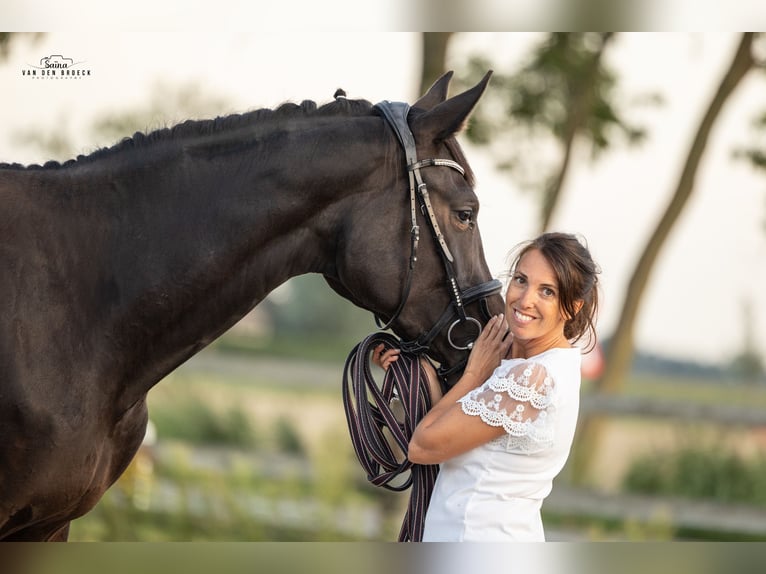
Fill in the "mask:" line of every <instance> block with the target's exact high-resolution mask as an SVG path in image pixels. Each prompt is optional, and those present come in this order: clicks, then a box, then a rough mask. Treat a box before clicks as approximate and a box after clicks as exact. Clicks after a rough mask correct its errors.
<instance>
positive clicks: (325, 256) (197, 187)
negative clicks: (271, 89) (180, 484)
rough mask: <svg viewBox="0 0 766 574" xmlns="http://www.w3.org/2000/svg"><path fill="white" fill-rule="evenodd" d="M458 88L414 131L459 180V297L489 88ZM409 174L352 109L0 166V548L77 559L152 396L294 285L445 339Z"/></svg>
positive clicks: (454, 357) (466, 273) (454, 216)
mask: <svg viewBox="0 0 766 574" xmlns="http://www.w3.org/2000/svg"><path fill="white" fill-rule="evenodd" d="M449 79H450V74H447V75H446V76H444V77H443V78H441V79H440V80H439V81H437V82H436V83H435V84H434V86H433V87H432V88H431V89H430V90H429V91H428V93H427V94H425V95H424V96H423V97H422V98H421V99H420V100H419V101H418V102H416V103H415V104H413V106H412V108H410V109H409V114H408V117H407V119H408V123H409V127H410V129H411V131H412V134H413V135H414V138H415V140H416V142H417V155H418V157H419V158H444V159H448V160H450V161H452V162H456V164H458V165H459V166H462V168H463V169H464V170H465V173H466V175H465V176H464V175H462V174H461V173H460V171H459V170H457V169H454V168H451V167H445V166H443V165H432V166H430V167H423V168H422V169H421V170H420V171H421V172H422V177H423V180H424V182H425V183H427V184H428V187H429V189H430V203H431V206H432V212H433V214H434V217H435V220H436V221H437V222H438V226H439V229H440V232H441V233H442V234H443V238H444V241H445V243H446V245H448V246H449V250H450V252H451V257H452V258H453V261H452V262H451V267H452V268H453V271H454V276H455V279H456V281H457V284H458V285H459V286H460V288H461V289H464V288H468V287H470V286H475V285H477V284H482V283H485V282H487V281H488V280H490V279H491V277H490V273H489V270H488V267H487V265H486V262H485V259H484V254H483V251H482V245H481V239H480V236H479V231H478V228H477V227H476V225H475V219H476V215H477V212H478V207H479V205H478V200H477V198H476V195H475V194H474V191H473V189H472V188H473V183H472V175H471V172H470V170H469V168H468V165H467V164H466V162H465V158H464V157H463V155H462V153H461V151H460V148H459V146H458V145H457V142H456V140H455V134H456V133H458V132H459V131H460V129H461V126H462V125H463V124H464V122H465V121H466V119H467V118H468V116H469V114H470V113H471V111H472V109H473V108H474V106H475V105H476V103H477V101H478V99H479V98H480V96H481V94H482V93H483V91H484V89H485V87H486V84H487V81H488V79H489V75H487V77H485V78H484V79H483V80H482V82H480V83H479V84H478V85H477V86H475V87H474V88H472V89H470V90H467V91H466V92H463V93H462V94H459V95H457V96H454V97H452V98H449V99H448V98H447V88H448V84H449ZM405 168H406V162H405V158H404V152H403V150H402V148H401V146H400V145H399V143H398V141H397V138H396V137H395V135H394V131H392V129H391V127H390V126H389V125H388V123H387V121H385V119H384V118H383V117H382V115H381V113H380V110H379V108H376V107H374V106H372V105H371V104H370V103H369V102H367V101H364V100H349V99H346V98H344V97H337V98H336V99H335V101H332V102H331V103H328V104H326V105H324V106H322V107H319V108H317V106H316V105H315V104H313V102H308V101H306V102H303V103H302V104H300V105H296V104H285V105H283V106H281V107H279V108H278V109H276V110H259V111H255V112H251V113H248V114H245V115H234V116H227V117H224V118H218V119H216V120H210V121H199V122H185V123H183V124H180V125H178V126H176V127H174V128H172V129H166V130H160V131H158V132H154V133H151V134H149V135H141V134H136V135H134V136H133V137H132V138H130V139H126V140H123V141H122V142H121V143H119V144H118V145H116V146H114V147H112V148H110V149H105V150H100V151H97V152H95V153H93V154H91V155H89V156H87V157H79V158H77V159H76V160H72V161H69V162H66V163H64V164H61V165H60V164H57V163H49V164H46V165H44V166H29V167H23V166H19V165H7V164H4V165H2V166H0V267H1V268H2V273H1V274H0V294H2V298H1V299H0V437H1V438H2V441H1V442H0V539H4V540H66V538H67V535H68V530H69V523H70V521H71V520H73V519H75V518H77V517H79V516H82V515H83V514H85V513H86V512H88V511H89V510H90V509H91V508H92V507H93V506H94V505H95V504H96V503H97V502H98V500H99V499H100V498H101V496H102V495H103V494H104V492H105V491H106V489H107V488H109V486H110V485H111V484H112V483H113V482H114V481H115V480H116V479H117V478H118V477H119V476H120V474H121V473H122V472H123V470H124V469H125V467H126V466H127V465H128V463H129V462H130V460H131V459H132V457H133V455H134V454H135V452H136V450H137V448H138V446H139V445H140V443H141V441H142V438H143V436H144V432H145V427H146V423H147V406H146V396H147V392H148V391H149V390H150V389H151V388H152V387H153V386H154V385H155V384H156V383H157V382H158V381H159V380H161V379H162V378H163V377H164V376H165V375H167V374H168V373H169V372H170V371H172V370H173V369H175V368H176V367H177V366H178V365H180V364H181V363H183V362H184V361H185V360H187V359H188V358H189V357H191V356H192V355H194V354H195V353H196V352H197V351H199V350H200V349H202V348H203V347H205V346H206V345H208V344H209V343H210V342H211V341H213V340H214V339H215V338H216V337H218V336H219V335H220V334H222V333H223V332H224V331H226V330H227V329H228V328H229V327H231V326H232V325H233V324H234V323H235V322H237V321H238V320H239V319H240V318H242V317H243V316H244V315H245V314H246V313H248V311H250V310H251V309H252V308H253V307H254V306H255V305H257V304H258V302H259V301H261V300H262V299H263V298H264V297H265V296H266V295H267V294H268V293H269V292H270V291H272V290H273V289H274V288H275V287H277V286H278V285H280V284H281V283H283V282H284V281H286V280H287V279H289V278H290V277H294V276H296V275H299V274H303V273H321V274H323V275H324V276H325V278H326V279H327V281H328V282H329V283H330V285H331V286H332V287H333V288H334V289H335V290H336V291H338V292H339V293H340V294H341V295H343V296H344V297H346V298H348V299H349V300H351V301H352V302H353V303H355V304H356V305H359V306H361V307H363V308H365V309H368V310H370V311H372V312H374V313H375V314H376V315H378V316H379V317H380V318H381V319H382V320H384V321H387V320H389V319H392V318H393V319H394V321H393V324H392V326H391V328H392V330H393V331H394V332H395V333H396V334H398V335H399V336H400V337H402V338H404V339H408V340H413V339H417V338H418V337H420V336H422V335H423V334H424V333H425V332H426V331H427V330H428V329H429V327H431V326H432V325H434V324H435V323H437V322H438V321H439V319H440V317H441V316H442V314H443V312H444V310H445V309H447V308H449V307H450V305H452V304H453V299H454V297H453V295H452V294H451V293H450V292H449V290H448V289H447V285H446V275H445V267H444V261H443V256H442V255H440V254H439V245H438V243H437V241H435V240H434V236H433V235H432V234H431V233H428V232H423V233H421V234H420V245H419V248H418V252H417V253H418V255H417V261H416V265H415V267H414V269H412V270H411V269H410V261H409V260H410V251H411V248H412V246H411V241H410V238H411V205H410V198H409V196H408V193H407V192H408V188H409V184H408V173H407V170H406V169H405ZM417 211H418V213H417V218H418V221H419V222H420V225H421V226H422V227H423V228H424V229H427V227H426V226H425V223H424V218H423V217H424V216H423V214H422V213H420V209H418V210H417ZM408 277H409V278H410V280H411V284H410V287H409V295H408V299H407V303H406V304H405V305H404V306H403V308H401V309H399V311H400V312H399V313H398V314H396V311H397V309H398V308H399V306H400V305H399V304H400V302H401V299H402V297H403V294H404V291H405V289H404V285H405V283H406V282H407V281H408ZM478 304H479V303H478V302H473V303H469V304H467V307H469V308H473V310H472V315H474V316H478V313H476V312H474V311H475V310H476V307H477V306H478ZM490 306H491V311H492V312H500V311H501V310H502V302H501V300H500V297H499V296H497V295H494V296H493V297H492V298H491V301H490ZM395 314H396V316H395ZM458 323H459V326H458V329H457V330H456V332H455V333H452V334H451V337H452V339H453V341H452V343H453V344H451V343H450V341H449V340H448V337H447V334H446V329H441V328H440V329H439V330H438V333H437V332H434V333H433V336H432V337H430V338H432V339H433V340H432V341H431V342H430V344H429V345H428V347H429V349H428V353H429V354H430V355H431V356H432V357H433V358H434V359H435V360H436V361H439V362H441V363H442V364H444V365H450V364H457V363H458V362H459V361H460V360H464V358H465V355H466V351H461V350H457V349H456V348H455V347H460V346H465V345H462V343H467V342H468V340H469V339H471V338H473V337H475V335H476V333H475V331H474V330H473V329H472V328H470V325H467V322H466V325H467V326H466V328H465V329H462V331H461V328H462V327H463V321H458ZM455 339H457V340H459V341H460V342H461V344H458V345H455V344H454V340H455Z"/></svg>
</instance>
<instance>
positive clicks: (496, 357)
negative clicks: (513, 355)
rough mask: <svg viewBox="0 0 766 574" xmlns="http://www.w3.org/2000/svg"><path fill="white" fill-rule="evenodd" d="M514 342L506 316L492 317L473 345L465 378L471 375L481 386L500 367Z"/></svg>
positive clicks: (464, 373)
mask: <svg viewBox="0 0 766 574" xmlns="http://www.w3.org/2000/svg"><path fill="white" fill-rule="evenodd" d="M512 341H513V336H512V335H511V334H510V332H509V327H508V321H506V320H505V315H503V314H502V313H501V314H500V315H495V316H494V317H492V318H491V319H490V320H489V321H488V322H487V324H486V326H485V327H484V329H483V330H482V332H481V334H480V335H479V338H478V339H476V342H475V343H474V344H473V349H471V354H470V355H469V356H468V363H467V364H466V366H465V371H464V372H463V376H465V375H467V374H469V373H470V374H472V375H473V376H474V377H475V379H476V380H477V381H479V382H478V384H479V385H481V384H483V383H484V381H486V380H487V379H488V378H489V377H490V376H491V375H492V373H493V372H494V370H495V369H496V368H497V367H498V366H499V365H500V361H501V360H502V359H503V358H504V357H505V356H506V354H507V353H508V349H510V348H511V342H512Z"/></svg>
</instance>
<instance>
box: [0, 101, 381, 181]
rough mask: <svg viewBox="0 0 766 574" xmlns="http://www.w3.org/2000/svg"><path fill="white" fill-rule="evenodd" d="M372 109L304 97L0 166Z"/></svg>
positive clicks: (105, 153)
mask: <svg viewBox="0 0 766 574" xmlns="http://www.w3.org/2000/svg"><path fill="white" fill-rule="evenodd" d="M372 109H373V108H372V104H371V103H370V102H368V101H367V100H351V99H347V98H345V97H336V99H334V100H333V101H330V102H328V103H326V104H323V105H322V106H317V104H316V103H315V102H313V101H311V100H304V101H302V102H301V103H300V104H296V103H293V102H285V103H283V104H281V105H279V106H278V107H277V108H275V109H270V108H262V109H258V110H254V111H250V112H246V113H242V114H230V115H227V116H221V117H217V118H215V119H207V120H186V121H184V122H181V123H179V124H176V125H174V126H172V127H167V128H161V129H158V130H154V131H152V132H149V133H142V132H136V133H135V134H133V136H131V137H126V138H124V139H122V140H121V141H120V142H118V143H116V144H115V145H113V146H111V147H106V148H101V149H98V150H96V151H93V152H92V153H90V154H88V155H79V156H77V158H75V159H70V160H67V161H65V162H63V163H60V162H58V161H49V162H46V163H45V164H44V165H37V164H33V165H29V166H23V165H21V164H18V163H14V164H8V163H0V169H58V168H61V167H69V166H72V165H77V164H82V163H87V162H90V161H93V160H97V159H101V158H105V157H110V156H112V155H114V154H117V153H120V152H123V151H126V150H133V149H140V148H146V147H148V146H151V145H154V144H157V143H161V142H168V141H180V140H182V139H186V138H199V137H204V136H210V135H215V134H222V133H226V132H233V131H235V130H239V129H243V128H247V127H250V126H253V125H255V124H262V123H266V122H271V121H280V120H285V119H290V118H300V117H305V118H309V117H332V116H362V115H369V114H370V113H372Z"/></svg>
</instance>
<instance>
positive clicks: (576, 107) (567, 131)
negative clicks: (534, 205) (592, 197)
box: [540, 32, 613, 231]
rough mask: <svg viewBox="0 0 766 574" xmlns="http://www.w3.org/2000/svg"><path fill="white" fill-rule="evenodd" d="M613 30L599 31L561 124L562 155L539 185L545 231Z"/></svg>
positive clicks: (588, 106)
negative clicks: (596, 46) (548, 177)
mask: <svg viewBox="0 0 766 574" xmlns="http://www.w3.org/2000/svg"><path fill="white" fill-rule="evenodd" d="M612 36H613V33H612V32H607V33H605V34H602V36H601V37H602V41H601V48H600V49H599V51H598V52H597V53H595V54H594V55H593V59H592V60H591V62H590V65H589V66H588V69H587V70H586V71H585V73H584V74H583V76H582V77H581V78H580V81H579V82H578V85H577V88H576V92H575V93H574V94H572V101H571V104H572V105H571V107H570V112H569V115H568V116H567V122H566V125H565V126H564V133H563V137H562V147H563V155H562V158H561V163H560V164H559V169H558V170H557V172H556V174H555V175H554V176H553V177H552V178H551V180H550V182H548V183H546V184H545V188H544V189H543V199H542V202H541V208H540V230H541V231H546V230H547V229H548V227H549V226H550V224H551V220H552V219H553V212H554V210H555V209H556V205H557V204H558V201H559V197H560V196H561V189H562V188H563V187H564V179H565V178H566V174H567V172H568V171H569V164H570V160H571V157H572V147H573V146H574V140H575V137H576V136H577V132H578V131H579V130H580V128H582V127H583V124H584V123H585V121H586V120H587V119H588V118H589V117H590V115H591V114H590V108H591V106H592V105H593V95H594V92H593V90H594V85H595V82H596V78H597V76H598V71H599V68H600V67H601V60H602V57H603V55H604V50H605V49H606V46H607V44H608V43H609V40H610V39H611V38H612Z"/></svg>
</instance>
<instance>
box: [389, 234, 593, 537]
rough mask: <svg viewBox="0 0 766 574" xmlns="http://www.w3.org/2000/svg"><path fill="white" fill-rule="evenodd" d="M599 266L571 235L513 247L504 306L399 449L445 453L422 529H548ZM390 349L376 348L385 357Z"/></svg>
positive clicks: (520, 533)
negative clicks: (549, 499)
mask: <svg viewBox="0 0 766 574" xmlns="http://www.w3.org/2000/svg"><path fill="white" fill-rule="evenodd" d="M598 273H599V270H598V267H597V266H596V264H595V263H594V262H593V259H592V258H591V256H590V253H589V251H588V249H587V247H586V246H585V245H584V244H583V243H581V242H580V241H579V240H578V239H577V238H576V237H575V236H572V235H568V234H562V233H547V234H543V235H541V236H540V237H538V238H537V239H535V240H533V241H530V242H528V243H526V244H524V245H522V246H521V247H520V248H519V251H518V255H517V256H516V258H515V260H514V263H513V265H512V266H511V270H510V277H511V281H510V285H509V287H508V290H507V292H506V304H505V314H501V315H497V316H495V317H494V318H492V320H490V322H489V323H488V324H487V327H486V328H485V329H484V331H483V332H482V334H481V335H480V336H479V338H478V339H477V341H476V343H475V344H474V347H473V350H472V351H471V354H470V356H469V358H468V364H467V365H466V368H465V371H464V373H463V376H462V377H461V378H460V380H459V381H458V382H457V384H456V385H455V386H454V387H453V388H452V389H450V390H449V391H448V392H447V393H446V394H445V395H444V396H442V397H440V396H439V395H440V394H441V391H440V388H439V385H438V384H437V383H436V376H435V373H434V371H433V368H432V367H431V366H430V364H428V362H427V361H421V363H422V365H423V368H424V369H425V371H426V373H427V374H428V376H429V378H430V379H431V385H430V388H431V390H432V395H433V396H432V402H433V404H434V407H433V408H432V409H431V410H430V411H429V412H428V413H427V414H426V415H425V417H423V419H422V420H421V421H420V423H419V424H418V426H417V427H416V428H415V431H414V433H413V435H412V439H411V441H410V443H409V450H408V453H407V457H408V458H409V460H410V461H412V462H415V463H418V464H437V463H439V464H441V467H440V471H439V476H438V478H437V480H436V484H435V485H434V490H433V494H432V496H431V500H430V503H429V506H428V511H427V514H426V519H425V528H424V532H423V541H440V542H450V541H453V542H457V541H535V540H544V539H545V535H544V531H543V525H542V520H541V517H540V508H541V506H542V502H543V500H544V499H545V497H546V496H548V494H549V493H550V491H551V488H552V482H553V479H554V478H555V477H556V475H558V473H559V472H560V471H561V469H562V468H563V466H564V464H565V462H566V460H567V458H568V456H569V451H570V448H571V445H572V440H573V438H574V431H575V426H576V422H577V415H578V410H579V390H580V363H581V351H580V348H579V347H576V346H574V343H576V342H577V341H579V340H580V339H582V338H583V337H584V336H587V337H588V338H589V339H590V343H595V338H594V336H595V331H594V322H595V316H596V310H597V307H598V277H597V275H598ZM397 359H398V352H397V351H383V349H382V348H379V349H378V350H377V355H376V360H377V362H378V363H379V364H380V365H381V366H383V367H384V368H387V367H388V366H389V365H390V364H391V362H392V361H395V360H397Z"/></svg>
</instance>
